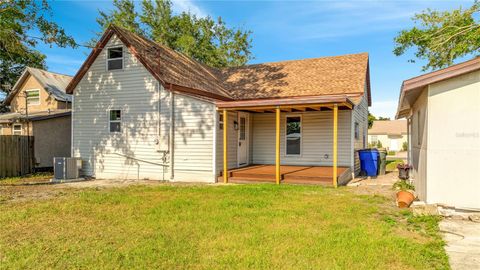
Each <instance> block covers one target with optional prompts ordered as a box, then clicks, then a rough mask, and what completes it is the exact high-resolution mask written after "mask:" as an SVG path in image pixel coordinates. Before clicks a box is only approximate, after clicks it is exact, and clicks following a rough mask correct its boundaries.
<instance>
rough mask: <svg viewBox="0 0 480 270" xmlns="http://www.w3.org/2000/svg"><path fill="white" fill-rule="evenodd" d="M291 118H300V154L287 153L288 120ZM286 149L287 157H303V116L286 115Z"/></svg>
mask: <svg viewBox="0 0 480 270" xmlns="http://www.w3.org/2000/svg"><path fill="white" fill-rule="evenodd" d="M291 117H300V154H288V153H287V120H288V118H291ZM284 134H285V138H284V142H285V147H284V148H285V149H284V154H285V156H286V157H301V156H302V155H303V116H302V115H301V114H287V115H285V131H284Z"/></svg>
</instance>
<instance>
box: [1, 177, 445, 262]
mask: <svg viewBox="0 0 480 270" xmlns="http://www.w3.org/2000/svg"><path fill="white" fill-rule="evenodd" d="M437 221H438V220H437V218H435V217H420V218H418V217H413V216H412V215H411V213H410V211H399V210H398V209H396V208H395V207H393V204H392V202H391V201H390V200H389V199H387V198H385V197H381V196H374V195H357V194H354V193H353V192H352V191H351V190H350V189H348V188H339V189H333V188H324V187H317V186H291V185H282V186H274V185H268V184H264V185H261V184H260V185H227V186H222V185H218V186H209V185H168V184H159V185H151V186H129V187H122V188H106V189H95V188H90V189H80V190H70V189H66V191H65V192H64V193H63V194H62V195H61V196H56V197H53V198H50V199H46V200H30V201H3V202H2V203H0V228H1V229H0V230H1V234H0V268H5V269H7V268H8V269H14V268H15V269H19V268H22V269H23V268H41V269H44V268H57V269H64V268H86V269H89V268H107V269H113V268H115V269H119V268H120V269H129V268H136V269H145V268H160V269H186V268H189V269H226V268H228V269H246V268H250V269H374V268H377V269H447V268H448V261H447V256H446V254H445V252H444V250H443V241H442V240H441V238H440V236H439V234H438V226H437Z"/></svg>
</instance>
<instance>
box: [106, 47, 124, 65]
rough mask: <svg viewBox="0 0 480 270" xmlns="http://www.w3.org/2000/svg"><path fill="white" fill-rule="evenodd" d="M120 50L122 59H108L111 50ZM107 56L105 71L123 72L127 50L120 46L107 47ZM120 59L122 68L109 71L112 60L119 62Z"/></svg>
mask: <svg viewBox="0 0 480 270" xmlns="http://www.w3.org/2000/svg"><path fill="white" fill-rule="evenodd" d="M118 48H122V57H116V58H108V57H109V53H108V52H109V51H110V50H111V49H118ZM105 54H106V55H105V59H106V61H105V69H106V70H107V71H118V70H123V68H124V67H125V58H124V56H125V49H124V48H123V46H121V45H120V46H111V47H107V50H106V51H105ZM118 59H122V68H119V69H111V70H110V69H108V63H109V62H110V61H112V60H118Z"/></svg>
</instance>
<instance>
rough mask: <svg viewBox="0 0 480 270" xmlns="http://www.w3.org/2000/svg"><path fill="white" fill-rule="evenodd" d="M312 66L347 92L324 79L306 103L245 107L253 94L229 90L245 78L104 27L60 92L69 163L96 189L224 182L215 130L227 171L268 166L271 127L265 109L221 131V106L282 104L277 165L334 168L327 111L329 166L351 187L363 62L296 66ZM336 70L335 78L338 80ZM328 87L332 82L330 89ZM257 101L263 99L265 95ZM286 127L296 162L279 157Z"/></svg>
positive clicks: (363, 124) (361, 116) (363, 114)
mask: <svg viewBox="0 0 480 270" xmlns="http://www.w3.org/2000/svg"><path fill="white" fill-rule="evenodd" d="M317 61H321V63H326V64H331V63H337V65H343V68H338V69H337V68H335V66H332V68H331V69H329V70H328V72H330V73H331V75H330V76H339V77H341V78H344V77H348V76H350V77H351V78H350V81H351V83H350V84H346V85H340V86H338V85H335V84H333V85H331V86H328V85H326V86H325V84H326V83H329V82H330V80H329V78H328V77H327V78H326V77H325V76H323V77H318V78H317V82H315V84H316V85H318V86H319V87H320V88H321V87H325V89H324V90H322V89H320V88H318V87H313V88H312V89H304V92H305V94H303V95H305V96H310V95H312V94H315V96H314V97H313V98H311V97H307V98H304V99H305V100H304V99H298V98H293V99H292V98H290V96H288V95H289V93H286V94H285V95H287V96H285V97H284V96H281V95H279V94H268V95H269V96H266V97H263V98H255V99H252V98H247V95H251V94H255V93H259V92H257V90H256V89H253V90H248V89H246V88H244V87H243V86H237V87H238V88H234V86H233V85H234V83H235V82H234V79H233V78H238V76H242V75H238V74H241V72H243V71H244V70H236V69H229V70H227V71H222V70H214V69H212V68H209V67H206V66H203V65H201V64H199V63H197V62H195V61H194V60H191V59H189V58H188V57H186V56H184V55H181V54H179V53H177V52H174V51H172V50H170V49H167V48H165V47H162V46H161V45H158V44H156V43H153V42H151V41H149V40H146V39H145V38H143V37H140V36H138V35H135V34H132V33H129V32H127V31H126V30H124V29H121V28H117V27H110V28H109V29H107V31H106V33H105V34H104V36H103V37H102V39H101V40H100V42H99V44H97V46H96V48H95V49H94V50H93V51H92V54H91V55H90V56H89V58H88V59H87V61H86V62H85V63H84V65H83V66H82V68H81V69H80V71H79V72H78V74H77V75H76V76H75V78H74V79H73V80H72V82H71V84H70V85H69V87H68V90H69V92H70V93H73V95H74V101H73V112H72V126H73V127H72V129H73V133H72V142H73V143H72V155H73V156H75V157H80V158H82V160H83V161H84V165H83V174H84V175H85V176H90V177H95V178H99V179H105V178H119V179H151V180H170V181H189V182H194V181H200V182H216V181H218V177H219V176H221V175H224V173H223V170H224V167H223V160H224V155H223V152H224V149H223V145H224V144H223V136H224V130H223V128H224V127H225V128H226V129H227V133H226V134H225V135H227V138H228V143H227V148H226V150H227V152H228V158H227V159H228V170H231V169H237V168H240V167H244V166H249V165H258V164H263V165H269V164H270V165H272V164H275V157H276V152H275V139H274V138H275V134H276V133H275V132H276V131H275V119H276V118H275V113H272V111H271V108H270V109H269V108H265V106H264V105H261V106H260V107H255V108H239V109H235V110H228V112H227V113H228V122H224V121H223V119H224V116H225V115H224V114H223V113H222V112H223V111H224V110H225V109H222V108H221V106H224V105H225V104H236V103H234V102H237V101H242V100H246V101H247V102H252V101H253V102H260V103H262V104H264V103H265V102H267V103H268V102H270V103H271V102H273V103H277V102H283V105H282V104H280V103H279V105H275V106H277V107H278V108H280V107H281V109H282V113H281V114H280V152H281V154H280V159H281V165H282V166H283V165H292V166H318V167H331V166H333V164H334V162H333V145H334V136H333V134H334V129H333V126H334V111H337V108H338V129H337V130H338V136H337V138H338V162H337V163H336V164H337V165H338V166H339V167H342V168H343V169H344V170H343V171H342V172H347V173H343V175H341V176H340V175H339V176H338V177H339V178H340V177H341V178H342V181H343V180H348V179H346V178H347V177H346V175H347V176H348V178H351V177H352V174H356V173H358V171H359V168H358V167H359V166H358V162H357V161H356V160H358V158H357V157H356V151H357V150H358V149H360V148H363V147H364V145H365V138H366V133H367V125H368V123H367V116H368V106H369V104H370V97H369V91H370V89H369V83H368V80H369V78H368V56H367V55H366V54H359V55H348V56H340V57H333V58H332V59H330V58H319V59H313V60H308V61H300V62H299V65H302V66H304V67H306V68H307V69H308V68H309V67H310V66H311V67H310V68H312V69H314V68H318V67H322V66H325V64H319V63H317ZM289 63H293V64H294V65H296V64H297V63H296V62H295V61H290V62H289ZM312 63H314V65H312ZM248 67H249V66H247V68H248ZM251 67H252V68H257V67H258V66H257V65H254V66H251ZM304 69H305V68H304ZM272 70H278V68H275V69H274V68H272V67H269V72H271V71H272ZM336 70H342V72H343V73H342V74H337V71H336ZM222 72H224V73H222ZM328 72H327V73H328ZM332 72H333V73H332ZM313 73H314V74H320V73H321V72H316V71H315V72H313ZM285 74H286V75H285V79H291V76H299V75H302V74H298V73H296V72H294V73H289V72H288V70H287V71H285ZM345 74H346V75H345ZM309 76H310V75H309ZM317 76H318V75H317ZM240 78H241V77H240ZM250 79H252V78H250ZM253 79H255V80H258V78H253ZM274 80H278V79H274ZM303 80H304V79H303V78H300V79H299V80H297V81H294V82H293V83H291V84H290V85H295V83H296V84H298V83H301V82H303ZM337 81H338V80H334V79H332V80H331V82H330V83H332V82H334V83H336V82H337ZM242 82H243V80H242ZM274 82H277V81H274ZM312 84H313V83H312ZM315 84H313V85H315ZM249 85H252V84H249ZM269 85H270V84H269ZM284 85H288V84H284ZM257 87H258V88H262V87H263V86H261V85H258V86H257ZM300 87H301V85H299V86H298V88H296V89H297V90H301V89H300ZM236 89H240V90H241V91H238V90H236ZM319 89H320V90H321V91H323V92H328V91H333V90H332V89H338V90H336V91H337V92H340V93H337V92H335V91H334V92H332V93H330V92H328V93H326V94H322V93H323V92H318V93H317V92H315V91H320V90H319ZM277 90H278V89H277ZM290 90H291V89H289V88H286V89H285V90H284V91H285V92H288V91H290ZM342 91H346V92H345V93H343V92H342ZM362 91H363V93H362ZM263 92H265V93H269V91H267V90H266V89H265V88H264V91H263ZM359 92H360V94H359ZM272 93H274V92H273V91H272ZM279 93H281V92H279ZM351 93H353V94H351ZM241 95H245V96H241ZM285 102H286V103H285ZM287 103H288V104H289V105H288V106H287V107H286V105H285V104H287ZM220 104H223V105H220ZM269 106H270V105H269ZM334 108H335V109H334ZM289 117H295V121H297V122H296V123H297V124H298V121H300V123H301V128H300V129H298V130H297V131H296V133H294V134H290V137H289V138H290V140H295V141H299V142H300V144H299V145H295V147H299V149H297V150H296V151H299V153H298V154H295V155H291V154H289V155H287V153H286V149H285V144H286V142H287V140H286V134H287V131H286V121H287V118H289ZM289 119H291V118H289ZM299 119H300V120H299ZM292 136H293V137H292Z"/></svg>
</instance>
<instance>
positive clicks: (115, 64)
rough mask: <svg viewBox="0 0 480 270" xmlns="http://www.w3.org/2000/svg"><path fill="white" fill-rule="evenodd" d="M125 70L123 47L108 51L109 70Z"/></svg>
mask: <svg viewBox="0 0 480 270" xmlns="http://www.w3.org/2000/svg"><path fill="white" fill-rule="evenodd" d="M117 69H123V47H114V48H108V49H107V70H117Z"/></svg>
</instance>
